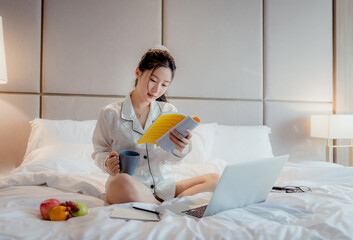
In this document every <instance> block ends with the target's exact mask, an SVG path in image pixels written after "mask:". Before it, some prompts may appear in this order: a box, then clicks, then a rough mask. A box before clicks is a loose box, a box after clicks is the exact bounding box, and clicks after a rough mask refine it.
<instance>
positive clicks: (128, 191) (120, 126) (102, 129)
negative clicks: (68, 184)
mask: <svg viewBox="0 0 353 240" xmlns="http://www.w3.org/2000/svg"><path fill="white" fill-rule="evenodd" d="M175 69H176V66H175V62H174V59H173V57H172V56H171V55H170V54H169V51H168V50H167V49H166V48H165V47H164V46H161V47H158V48H153V49H150V50H148V51H147V52H146V53H145V54H144V55H143V57H142V59H141V61H140V63H139V65H138V67H137V68H136V70H135V76H136V82H135V89H134V90H133V91H132V92H130V94H129V95H127V96H126V98H125V99H124V100H122V101H119V102H116V103H112V104H109V105H108V106H106V107H105V108H103V110H102V111H101V113H100V116H99V118H98V121H97V125H96V128H95V131H94V134H93V146H94V153H93V154H92V157H93V159H94V160H95V162H96V164H97V165H98V166H99V167H100V168H101V169H102V170H103V171H105V172H107V173H109V174H110V177H109V178H108V181H107V183H106V191H107V202H108V203H109V204H115V203H126V202H149V203H156V204H160V203H161V202H163V201H164V200H168V199H171V198H173V197H183V196H188V195H193V194H196V193H200V192H212V191H214V189H215V187H216V185H217V183H218V175H217V174H206V175H202V176H197V177H194V178H190V179H186V180H182V181H179V182H175V181H174V180H173V175H172V172H171V167H170V164H173V162H178V161H181V160H182V158H183V157H185V156H186V154H188V153H189V152H190V151H191V141H190V139H191V137H192V134H191V132H190V131H188V130H187V137H186V138H184V137H183V136H182V135H181V134H180V133H178V132H177V131H175V132H174V134H175V136H174V135H173V134H170V139H171V141H172V142H173V143H174V144H175V147H176V149H175V150H174V151H173V152H172V153H169V152H165V151H164V150H163V149H161V148H160V147H158V146H157V145H155V144H149V143H147V144H146V143H145V144H139V145H136V143H137V141H138V140H139V139H140V137H141V136H142V135H143V134H144V132H145V131H146V130H147V129H148V128H149V127H150V126H151V125H152V123H153V122H154V121H155V120H156V119H157V118H158V116H159V115H160V114H161V113H162V112H176V111H177V109H176V108H175V107H174V106H173V105H172V104H170V103H167V101H166V97H165V92H166V91H167V89H168V87H169V85H170V84H171V82H172V80H173V77H174V72H175ZM120 150H132V151H136V152H138V153H139V154H140V159H139V161H138V165H137V168H136V171H135V174H134V176H130V175H128V174H125V173H119V172H120V169H119V151H120Z"/></svg>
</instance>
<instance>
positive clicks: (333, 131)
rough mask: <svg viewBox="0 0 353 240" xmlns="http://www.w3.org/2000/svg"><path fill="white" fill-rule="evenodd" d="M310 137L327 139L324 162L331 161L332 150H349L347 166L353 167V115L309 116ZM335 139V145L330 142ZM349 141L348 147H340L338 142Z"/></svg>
mask: <svg viewBox="0 0 353 240" xmlns="http://www.w3.org/2000/svg"><path fill="white" fill-rule="evenodd" d="M311 136H312V137H317V138H325V139H327V146H326V161H327V162H333V161H332V152H333V151H332V150H333V148H347V147H348V148H349V166H353V143H352V139H353V115H341V114H334V115H313V116H311ZM333 139H337V140H338V141H337V144H336V145H334V144H331V142H332V141H331V140H333ZM342 139H349V140H350V144H349V145H341V144H340V140H342Z"/></svg>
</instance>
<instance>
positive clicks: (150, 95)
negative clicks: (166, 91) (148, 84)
mask: <svg viewBox="0 0 353 240" xmlns="http://www.w3.org/2000/svg"><path fill="white" fill-rule="evenodd" d="M147 95H148V97H149V98H155V97H156V96H154V95H152V94H150V93H147Z"/></svg>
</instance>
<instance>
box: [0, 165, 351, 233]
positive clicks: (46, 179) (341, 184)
mask: <svg viewBox="0 0 353 240" xmlns="http://www.w3.org/2000/svg"><path fill="white" fill-rule="evenodd" d="M224 166H225V162H223V161H221V160H219V159H210V160H209V161H208V162H207V163H205V164H203V165H197V166H196V165H194V166H193V165H192V164H185V165H183V164H181V165H177V166H175V167H174V173H175V176H176V179H182V178H185V177H188V176H190V175H197V174H202V173H206V172H219V173H221V172H222V171H223V169H224ZM106 177H107V175H106V174H103V173H101V172H99V171H92V172H86V173H77V174H65V173H58V172H54V171H41V172H34V171H31V170H28V169H27V170H26V169H23V168H22V169H19V170H17V171H15V173H13V174H12V175H11V176H8V177H5V178H3V179H1V182H0V239H182V240H184V239H353V168H348V167H340V166H337V165H334V164H329V163H324V162H305V163H300V164H294V163H287V165H286V166H285V168H284V169H283V171H282V173H281V176H280V177H279V179H278V181H277V183H276V184H277V185H281V186H285V185H299V186H302V185H305V186H309V187H310V188H311V189H312V192H307V193H272V192H271V193H270V195H269V196H268V199H267V200H266V201H265V202H263V203H260V204H254V205H251V206H247V207H244V208H240V209H233V210H228V211H224V212H221V213H218V214H216V215H214V216H212V217H206V218H203V219H201V220H199V221H197V220H194V219H192V218H189V217H186V216H178V215H175V214H173V213H172V212H169V211H167V212H165V213H164V214H163V216H162V219H161V221H160V222H143V221H136V220H130V221H126V220H121V219H112V218H110V217H109V214H110V212H111V211H112V210H113V208H114V207H116V206H117V205H111V206H108V205H106V203H105V201H104V184H105V180H106ZM244 184H246V183H244ZM205 194H207V193H205ZM200 195H203V194H200ZM196 197H198V196H193V197H186V198H183V199H173V200H171V201H167V202H164V203H163V204H172V203H173V202H176V201H184V200H185V199H188V198H196ZM48 198H57V199H59V200H61V201H67V200H70V201H78V202H83V203H85V204H86V205H87V206H88V207H89V213H88V214H87V215H86V216H84V217H77V218H72V219H69V220H68V221H64V222H51V221H45V220H42V219H41V216H40V212H39V205H40V203H41V202H42V201H43V200H45V199H48ZM130 206H131V204H120V205H119V207H130Z"/></svg>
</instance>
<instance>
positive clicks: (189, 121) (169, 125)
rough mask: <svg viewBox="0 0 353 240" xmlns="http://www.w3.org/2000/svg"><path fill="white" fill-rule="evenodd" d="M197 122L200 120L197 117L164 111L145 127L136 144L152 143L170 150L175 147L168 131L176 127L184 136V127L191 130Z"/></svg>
mask: <svg viewBox="0 0 353 240" xmlns="http://www.w3.org/2000/svg"><path fill="white" fill-rule="evenodd" d="M199 123H200V120H199V119H198V118H197V117H193V118H191V117H190V116H187V115H185V114H182V113H176V112H164V113H162V114H161V115H160V116H159V117H158V119H157V120H156V121H155V122H154V123H153V124H152V126H151V127H150V128H149V129H147V131H146V132H145V134H144V135H143V136H142V137H141V138H140V140H139V141H138V142H137V144H141V143H154V144H157V145H159V146H160V147H161V148H163V149H164V150H165V151H167V152H171V151H173V150H174V149H175V145H174V144H173V143H172V142H171V141H170V139H169V132H170V131H173V130H174V129H176V130H177V131H178V132H179V133H180V134H182V135H183V136H184V137H186V135H187V133H186V129H189V130H190V131H192V130H193V129H194V128H195V127H196V126H197V125H199Z"/></svg>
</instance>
